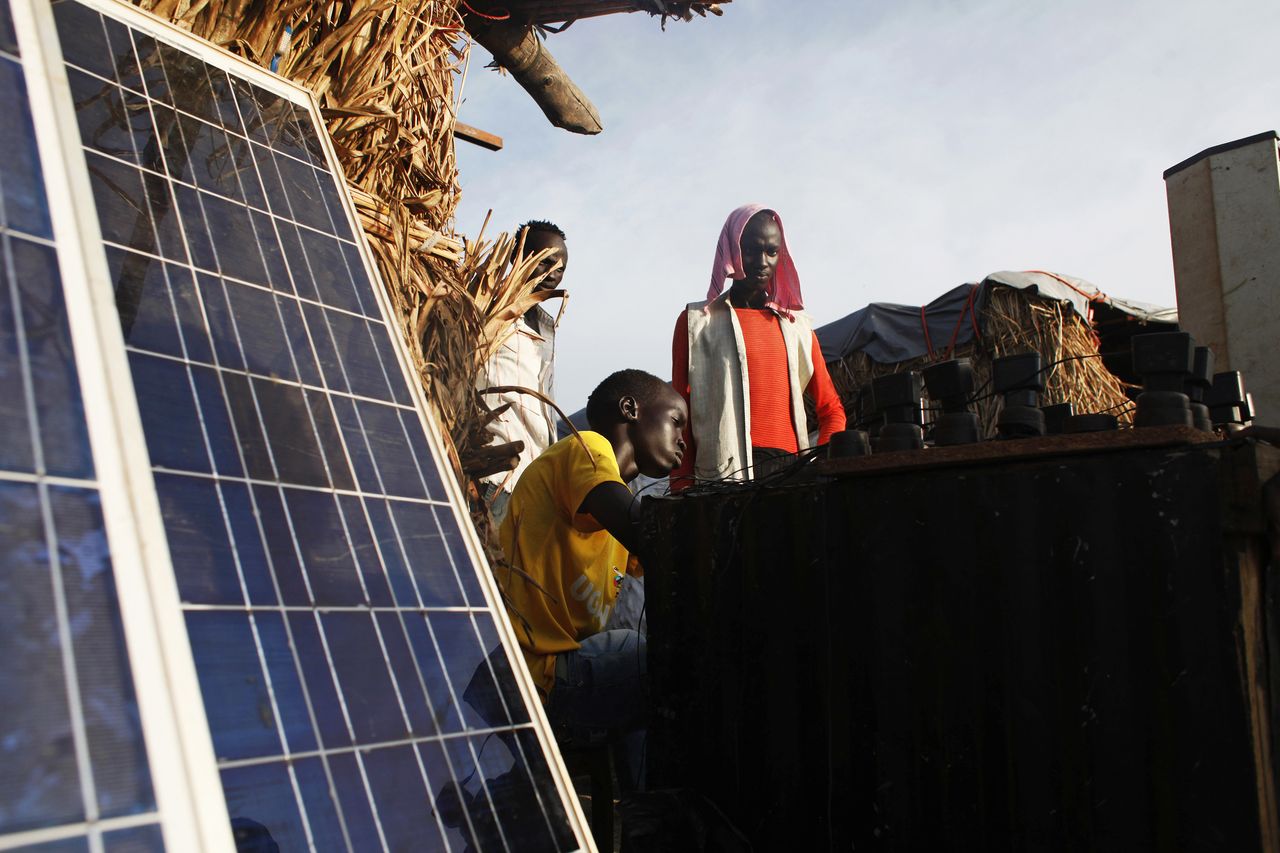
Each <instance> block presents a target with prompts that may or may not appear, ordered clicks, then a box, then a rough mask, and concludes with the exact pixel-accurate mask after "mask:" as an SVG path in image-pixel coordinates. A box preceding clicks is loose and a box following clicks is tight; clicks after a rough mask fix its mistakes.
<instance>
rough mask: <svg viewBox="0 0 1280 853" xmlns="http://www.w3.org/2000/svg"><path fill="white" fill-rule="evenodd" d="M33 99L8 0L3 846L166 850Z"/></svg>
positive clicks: (1, 361) (2, 106) (2, 259)
mask: <svg viewBox="0 0 1280 853" xmlns="http://www.w3.org/2000/svg"><path fill="white" fill-rule="evenodd" d="M31 112H32V110H31V105H30V99H29V93H28V91H27V84H26V76H25V73H24V71H23V69H22V66H21V63H20V61H19V51H18V44H17V38H16V35H15V28H14V23H13V19H12V16H11V12H10V7H9V4H8V2H6V0H0V113H2V114H3V115H4V120H3V121H0V151H3V152H4V156H2V157H0V601H3V607H0V636H2V637H3V638H4V655H3V656H2V658H0V744H3V755H4V771H3V772H2V773H0V847H4V848H9V847H12V846H15V845H20V846H23V847H24V848H25V849H32V850H47V851H63V850H84V851H88V850H89V849H90V841H92V842H93V843H94V844H95V845H98V846H97V847H95V848H94V849H104V850H125V849H130V848H129V847H128V845H134V846H133V847H132V848H131V849H151V850H159V849H163V845H162V844H161V843H160V842H159V836H158V826H157V824H156V821H157V820H158V815H157V814H156V802H155V795H154V792H153V790H152V782H151V774H150V768H149V766H148V761H147V755H146V749H145V746H144V744H143V739H142V732H141V726H140V722H139V719H138V708H137V701H136V696H135V693H134V687H133V680H132V674H131V672H130V666H129V660H128V655H127V652H126V648H125V641H124V636H123V628H122V623H121V616H120V609H119V602H118V599H117V597H116V586H115V577H114V574H113V568H112V559H111V553H110V549H109V547H108V542H107V537H106V525H105V522H104V518H103V512H102V507H101V498H100V496H99V488H98V483H97V482H96V472H95V466H94V463H93V458H92V453H91V449H90V445H89V437H88V427H87V424H86V420H85V413H84V403H83V399H82V397H81V391H80V384H79V378H78V374H77V370H76V362H75V351H74V349H73V346H72V340H71V332H70V328H69V326H68V322H67V316H66V315H67V311H66V306H65V303H64V299H65V297H64V292H63V282H62V273H61V270H60V267H59V263H58V256H57V244H56V242H55V241H54V233H53V227H52V222H51V217H50V213H49V206H48V200H47V196H46V191H45V186H44V177H43V171H42V168H41V163H40V158H39V156H38V153H37V144H36V135H35V128H34V125H33V122H32V115H31ZM147 833H154V834H153V835H152V836H150V841H149V842H147V839H146V838H144V836H145V835H146V834H147ZM144 842H146V843H149V844H150V846H147V847H138V846H137V844H140V843H144Z"/></svg>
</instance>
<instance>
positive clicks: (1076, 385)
mask: <svg viewBox="0 0 1280 853" xmlns="http://www.w3.org/2000/svg"><path fill="white" fill-rule="evenodd" d="M980 322H981V328H982V330H983V331H982V338H981V339H975V340H973V341H971V342H969V343H968V344H965V345H964V346H959V347H956V349H955V351H954V352H952V353H951V357H953V358H968V359H970V360H971V361H972V362H973V372H974V383H975V387H977V388H978V389H980V391H979V393H978V394H977V396H978V397H979V399H978V400H977V402H976V403H975V409H976V411H977V413H978V419H979V421H980V422H981V424H982V431H983V435H984V436H986V437H988V438H990V437H992V436H994V435H995V434H996V419H997V418H998V417H999V414H1000V405H1001V403H1000V400H999V398H998V397H997V396H996V395H995V394H992V393H991V388H990V379H991V362H992V361H993V360H994V359H996V358H999V357H1000V356H1003V355H1012V354H1014V353H1020V352H1027V351H1030V350H1035V351H1036V352H1038V353H1040V357H1041V359H1042V360H1043V364H1046V365H1049V364H1054V363H1055V362H1061V363H1060V364H1056V365H1055V366H1054V367H1050V368H1048V369H1047V370H1045V393H1044V395H1043V397H1042V400H1043V403H1044V405H1050V404H1053V403H1067V402H1070V403H1073V404H1075V410H1076V411H1077V412H1109V413H1112V414H1116V415H1119V416H1120V419H1121V421H1122V422H1124V423H1128V422H1130V421H1131V420H1132V413H1131V411H1130V404H1129V398H1128V397H1127V396H1126V395H1125V392H1124V389H1125V387H1126V385H1125V383H1123V382H1121V381H1120V380H1119V379H1117V378H1116V377H1115V376H1114V375H1112V374H1111V373H1110V372H1109V371H1108V370H1107V369H1106V368H1105V367H1104V366H1103V365H1102V359H1101V358H1100V357H1098V342H1097V340H1096V338H1095V337H1094V335H1093V333H1092V331H1091V330H1090V329H1089V325H1088V323H1086V322H1085V320H1084V319H1083V318H1082V317H1080V315H1079V314H1077V313H1076V312H1075V311H1073V310H1072V308H1071V305H1070V304H1069V303H1066V302H1059V301H1057V300H1054V299H1046V298H1044V297H1041V296H1035V295H1031V294H1028V293H1027V292H1025V291H1021V290H1017V289H1016V288H1011V287H1003V286H1000V285H994V286H992V288H991V291H990V292H989V293H988V294H987V302H986V306H985V307H984V308H983V310H982V316H981V318H980ZM941 358H942V355H941V354H938V356H937V358H935V359H931V358H929V357H928V356H922V357H920V358H916V359H911V360H910V361H903V362H898V363H896V364H880V363H878V362H875V361H872V360H871V358H870V357H868V356H866V355H864V354H863V353H861V352H855V353H852V354H851V355H849V356H848V357H847V358H845V359H843V360H842V361H840V362H837V363H835V364H832V365H830V368H831V378H832V380H833V381H834V383H835V386H836V390H837V391H838V392H839V394H840V399H841V400H842V401H843V402H844V405H845V408H846V409H847V410H848V412H849V414H850V415H851V416H852V415H853V414H854V413H855V412H857V411H858V406H857V403H858V392H859V389H860V388H861V387H862V386H863V385H864V384H866V383H868V382H870V381H871V380H872V379H874V378H876V377H877V376H885V375H888V374H890V373H897V372H899V371H902V370H920V369H922V368H924V367H928V366H929V364H930V363H932V362H933V361H936V360H941Z"/></svg>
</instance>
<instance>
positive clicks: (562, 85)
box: [467, 16, 604, 135]
mask: <svg viewBox="0 0 1280 853" xmlns="http://www.w3.org/2000/svg"><path fill="white" fill-rule="evenodd" d="M467 29H468V31H469V32H470V33H471V35H472V36H473V37H474V38H475V40H476V41H477V42H479V43H480V44H481V45H482V46H483V47H484V48H485V49H486V50H488V51H489V52H490V53H491V54H493V58H494V60H496V61H497V63H498V65H500V66H502V67H503V68H505V69H506V70H507V71H508V72H510V73H511V76H512V77H514V78H515V79H516V82H517V83H519V84H520V85H521V86H523V87H524V90H525V91H526V92H528V93H529V95H530V96H531V97H532V98H533V100H534V102H535V103H536V104H537V105H538V106H539V107H541V108H542V112H543V113H545V114H546V116H547V118H548V119H549V120H550V121H551V123H552V124H554V125H555V126H556V127H560V128H564V129H565V130H568V131H572V132H573V133H585V134H588V135H594V134H597V133H599V132H600V131H601V130H603V129H604V128H603V126H602V125H601V124H600V114H599V113H598V112H596V108H595V106H594V105H593V104H592V103H591V101H590V99H589V98H587V96H586V95H585V94H583V92H582V90H581V89H579V88H578V87H577V85H576V84H575V83H574V82H573V81H572V80H570V79H569V75H567V74H565V73H564V70H563V69H562V68H561V67H560V64H559V63H558V62H556V59H555V57H554V56H552V55H551V53H550V52H549V51H548V50H547V49H546V47H545V45H543V43H542V40H541V39H539V38H538V36H537V34H536V33H535V32H534V30H533V27H528V26H524V25H521V24H514V23H510V22H498V23H488V22H486V23H484V24H483V25H481V24H480V23H479V22H478V21H477V20H476V19H475V18H474V17H471V16H469V17H468V19H467Z"/></svg>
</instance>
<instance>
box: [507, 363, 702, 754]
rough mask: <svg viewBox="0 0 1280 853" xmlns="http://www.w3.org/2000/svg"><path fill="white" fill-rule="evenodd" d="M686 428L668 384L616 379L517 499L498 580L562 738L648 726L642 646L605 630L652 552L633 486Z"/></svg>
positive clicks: (624, 375)
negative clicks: (629, 580)
mask: <svg viewBox="0 0 1280 853" xmlns="http://www.w3.org/2000/svg"><path fill="white" fill-rule="evenodd" d="M687 420H688V409H687V408H686V406H685V403H684V399H683V398H681V396H680V395H679V394H677V393H676V391H675V389H674V388H672V387H671V385H670V384H668V383H666V382H663V381H662V380H661V379H659V378H658V377H656V376H653V375H651V374H648V373H645V372H644V371H640V370H622V371H619V372H617V373H614V374H613V375H611V376H609V377H608V378H607V379H605V380H604V382H602V383H600V385H599V386H598V387H597V388H596V390H595V391H593V392H592V393H591V396H590V398H589V399H588V400H587V422H588V423H589V424H590V425H591V429H590V430H589V431H584V432H581V433H579V434H578V435H577V436H570V437H568V438H566V439H564V440H562V441H559V442H557V443H556V444H554V445H552V446H551V447H550V448H548V449H547V450H546V452H544V453H543V454H542V455H541V456H539V457H538V458H537V459H535V460H534V461H533V463H532V464H530V465H529V467H528V468H527V469H526V470H525V472H524V474H523V475H521V477H520V480H519V482H517V483H516V488H515V491H514V492H512V495H511V503H510V507H509V510H508V513H507V517H506V518H505V519H504V520H503V522H502V527H501V529H500V531H499V539H500V541H501V543H502V548H503V551H504V552H505V553H506V555H507V559H508V561H509V562H510V564H511V566H512V568H510V569H502V570H500V571H499V578H498V581H499V583H500V584H501V586H502V589H503V592H504V593H505V594H506V599H507V603H508V609H509V610H510V612H511V619H512V622H513V624H514V625H515V629H516V635H517V637H518V638H519V640H520V647H521V649H522V651H523V652H524V658H525V662H526V663H527V664H528V666H529V671H530V673H531V674H532V676H533V680H534V683H535V684H536V685H537V687H538V691H539V693H540V694H541V696H542V699H543V702H544V704H545V705H546V708H547V717H548V718H549V719H550V721H551V724H552V727H553V728H554V729H555V730H556V732H557V736H558V737H565V736H568V737H577V736H578V735H579V733H590V732H591V731H593V730H595V731H603V730H609V729H613V730H627V729H634V728H637V727H639V726H642V725H643V724H644V714H645V713H646V707H645V696H646V693H647V684H646V668H645V646H644V637H643V636H642V635H640V634H639V633H637V632H636V631H632V630H614V631H605V630H604V628H605V623H606V622H607V621H608V619H609V611H610V610H611V609H612V608H613V603H614V600H615V599H616V597H617V589H618V586H619V585H620V583H621V580H622V576H623V574H624V573H625V572H626V571H627V570H628V563H629V557H630V555H637V556H642V555H643V552H644V542H643V535H642V531H641V528H640V524H639V521H640V514H639V502H638V501H637V500H636V499H635V498H634V496H633V495H632V494H631V491H630V489H628V488H627V486H626V484H627V483H629V482H631V481H632V480H634V479H635V478H636V477H637V476H638V475H640V474H645V475H647V476H650V477H663V476H666V475H667V474H669V473H670V472H671V470H672V469H674V468H675V467H676V466H677V465H679V464H680V460H681V458H682V457H683V456H684V450H685V445H684V439H683V437H682V435H683V430H684V427H685V423H686V421H687ZM630 563H631V569H632V571H633V572H638V571H639V570H638V567H637V565H636V561H634V560H630ZM632 769H633V771H635V770H636V769H635V768H632ZM636 772H638V771H636Z"/></svg>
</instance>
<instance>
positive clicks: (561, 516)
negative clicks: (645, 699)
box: [498, 431, 627, 701]
mask: <svg viewBox="0 0 1280 853" xmlns="http://www.w3.org/2000/svg"><path fill="white" fill-rule="evenodd" d="M580 435H581V436H582V441H581V442H579V441H578V439H577V438H574V437H573V436H569V437H568V438H566V439H564V440H563V441H558V442H556V443H555V444H553V445H551V447H549V448H547V450H546V451H545V452H544V453H543V454H542V455H541V456H539V457H538V458H537V459H535V460H534V461H533V462H532V463H530V465H529V467H528V468H526V469H525V472H524V474H522V475H521V476H520V480H519V481H518V482H517V483H516V487H515V490H514V491H513V492H512V493H511V503H510V505H509V508H508V511H507V517H506V518H505V519H503V522H502V527H501V529H500V530H499V532H498V538H499V541H500V542H501V543H502V550H503V552H504V553H505V554H506V555H507V560H508V561H509V562H510V563H511V565H512V566H514V567H515V569H518V570H519V571H512V570H510V569H505V568H504V569H501V570H500V571H499V578H498V582H499V584H500V585H501V586H502V589H503V592H504V593H505V594H506V598H507V607H508V609H509V611H510V612H511V622H512V624H513V625H514V626H515V630H516V636H517V637H518V638H519V640H520V648H521V649H522V650H523V651H524V658H525V663H527V664H528V666H529V671H530V672H531V673H532V674H533V681H534V683H535V684H536V685H537V687H538V691H539V692H540V693H541V694H542V698H543V700H544V701H545V700H546V698H547V696H548V695H549V694H550V692H551V686H552V684H553V683H554V681H555V656H556V655H557V654H558V653H560V652H566V651H569V650H571V649H576V648H578V647H579V645H580V642H579V641H580V640H583V639H585V638H587V637H589V636H591V635H592V634H596V633H599V632H600V631H603V630H604V626H605V623H606V622H607V621H608V619H609V613H610V611H611V610H612V609H613V603H614V601H615V600H616V598H617V595H618V593H617V586H618V583H619V582H620V581H621V578H622V574H623V573H624V572H625V571H626V570H627V549H626V548H624V547H623V546H622V543H621V542H619V541H618V540H617V539H614V538H613V536H612V534H610V533H609V532H608V531H607V530H605V529H604V528H603V527H601V526H600V525H599V524H598V523H597V522H596V520H595V518H594V517H592V516H591V515H589V514H586V513H579V512H578V508H579V507H580V506H582V501H583V499H584V498H586V496H587V494H588V493H589V492H590V491H591V490H592V489H594V488H595V487H596V486H598V485H600V484H601V483H621V482H622V477H621V475H620V474H619V473H618V459H617V457H616V456H615V455H614V452H613V447H612V445H610V444H609V441H608V439H606V438H605V437H604V436H603V435H601V434H600V433H598V432H587V431H584V432H582V433H580ZM583 444H585V445H586V447H585V448H584V447H583ZM520 572H524V573H525V574H527V575H529V577H530V578H532V581H533V582H530V580H529V578H525V577H524V576H523V575H521V574H520ZM534 583H536V584H537V586H535V585H534ZM538 587H542V588H541V589H539V588H538Z"/></svg>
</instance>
